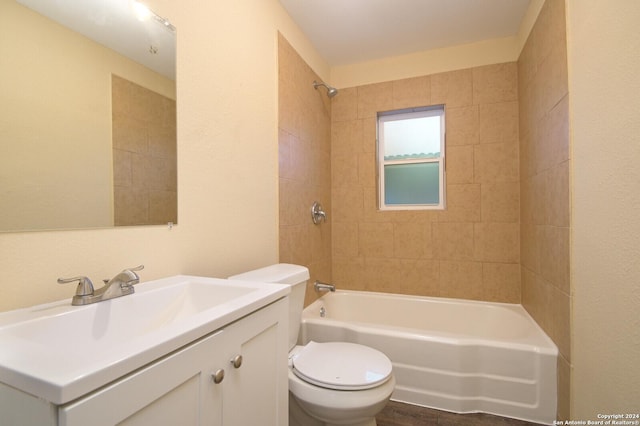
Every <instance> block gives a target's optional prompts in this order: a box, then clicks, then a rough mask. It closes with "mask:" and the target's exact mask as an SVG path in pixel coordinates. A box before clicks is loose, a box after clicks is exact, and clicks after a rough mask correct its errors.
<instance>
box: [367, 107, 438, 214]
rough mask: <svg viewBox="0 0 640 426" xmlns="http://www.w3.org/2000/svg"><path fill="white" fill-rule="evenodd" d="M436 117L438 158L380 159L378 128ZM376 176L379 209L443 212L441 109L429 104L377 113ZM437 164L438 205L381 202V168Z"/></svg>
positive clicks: (381, 146)
mask: <svg viewBox="0 0 640 426" xmlns="http://www.w3.org/2000/svg"><path fill="white" fill-rule="evenodd" d="M434 116H439V117H440V155H439V156H438V157H433V158H406V159H396V160H385V159H384V132H383V131H382V127H383V126H384V123H386V122H389V121H399V120H407V119H411V118H421V117H434ZM376 131H377V134H376V136H377V137H376V159H377V165H376V173H377V180H378V185H377V186H378V209H379V210H385V211H386V210H444V209H445V208H446V191H445V189H446V175H447V173H446V161H445V156H446V128H445V106H444V105H431V106H425V107H417V108H405V109H399V110H392V111H384V112H378V114H377V120H376ZM424 163H438V164H439V185H438V191H439V194H438V195H439V197H438V198H439V203H438V204H387V203H386V202H385V182H384V181H385V169H384V167H385V166H388V165H395V164H424Z"/></svg>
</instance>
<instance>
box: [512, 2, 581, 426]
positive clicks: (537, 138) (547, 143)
mask: <svg viewBox="0 0 640 426" xmlns="http://www.w3.org/2000/svg"><path fill="white" fill-rule="evenodd" d="M518 78H519V84H518V87H519V91H520V95H519V97H520V170H521V181H520V193H521V198H522V201H521V205H520V216H521V225H520V227H521V228H520V234H521V256H522V259H521V273H522V304H523V305H524V307H525V308H526V309H527V310H528V311H529V312H530V313H531V315H532V316H533V317H534V318H535V320H536V321H537V322H538V324H540V326H541V327H542V328H543V329H544V330H545V331H546V332H547V334H548V335H549V336H550V337H551V338H552V339H553V341H554V342H555V343H556V345H557V346H558V348H559V350H560V359H559V363H558V368H559V399H558V402H559V405H558V418H560V419H568V418H570V416H569V381H570V366H571V353H570V331H571V327H570V323H569V321H570V308H571V292H570V287H569V284H570V281H569V256H570V253H569V233H570V193H569V191H570V189H569V188H570V187H569V185H570V182H569V170H570V157H569V119H568V97H569V94H568V85H567V40H566V26H565V3H564V0H546V2H545V4H544V6H543V8H542V10H541V11H540V15H539V16H538V20H537V21H536V24H535V25H534V27H533V29H532V31H531V34H530V35H529V39H528V40H527V43H526V45H525V47H524V49H523V51H522V53H521V55H520V59H519V61H518Z"/></svg>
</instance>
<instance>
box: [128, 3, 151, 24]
mask: <svg viewBox="0 0 640 426" xmlns="http://www.w3.org/2000/svg"><path fill="white" fill-rule="evenodd" d="M131 7H133V13H135V15H136V18H138V21H142V22H144V21H146V20H148V19H149V18H150V17H151V15H152V14H153V12H151V9H149V8H148V7H147V6H146V5H144V4H142V3H140V2H139V1H134V2H133V3H132V4H131Z"/></svg>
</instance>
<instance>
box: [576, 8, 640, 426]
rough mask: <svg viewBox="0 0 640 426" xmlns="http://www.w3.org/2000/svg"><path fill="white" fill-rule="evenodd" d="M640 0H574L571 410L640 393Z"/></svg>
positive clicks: (610, 408)
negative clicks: (638, 0)
mask: <svg viewBox="0 0 640 426" xmlns="http://www.w3.org/2000/svg"><path fill="white" fill-rule="evenodd" d="M639 17H640V2H637V1H616V2H602V1H598V0H568V1H567V30H568V31H567V38H568V46H569V50H568V52H569V55H568V63H569V92H570V93H571V97H570V99H569V102H570V104H569V111H570V117H571V120H570V121H571V147H572V152H571V162H572V168H573V170H572V171H573V173H572V174H573V176H572V197H571V202H572V206H573V208H572V218H571V219H572V223H571V231H572V235H571V247H572V259H571V275H572V277H571V282H572V286H571V292H572V295H573V297H572V302H573V317H572V338H571V364H572V367H573V372H572V376H571V393H572V398H571V416H572V417H573V418H575V419H594V420H595V419H596V416H597V415H598V413H601V414H607V413H637V412H638V408H639V405H638V402H639V401H640V386H638V383H639V382H640V369H639V367H638V365H639V360H640V315H639V314H638V312H639V311H640V243H639V242H640V214H638V210H639V208H640V167H638V162H639V161H640V137H639V135H640V120H638V111H640V97H639V96H638V94H639V93H640V78H639V76H640V56H639V55H638V47H639V46H640V32H639V31H638V27H637V25H638V18H639Z"/></svg>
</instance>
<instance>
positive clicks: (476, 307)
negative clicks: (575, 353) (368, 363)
mask: <svg viewBox="0 0 640 426" xmlns="http://www.w3.org/2000/svg"><path fill="white" fill-rule="evenodd" d="M321 310H322V311H323V312H324V317H322V316H321ZM300 338H301V340H302V343H307V342H308V341H310V340H314V341H316V342H324V341H346V342H354V343H361V344H363V345H367V346H370V347H373V348H376V349H378V350H380V351H382V352H384V353H385V354H386V355H387V356H388V357H389V358H390V359H391V361H392V362H393V368H394V374H395V377H396V381H397V384H396V389H395V391H394V393H393V395H392V397H391V399H393V400H395V401H401V402H407V403H410V404H416V405H422V406H425V407H431V408H437V409H441V410H447V411H453V412H456V413H473V412H483V413H490V414H496V415H500V416H506V417H512V418H516V419H522V420H528V421H531V422H537V423H544V424H552V422H553V421H554V420H555V419H556V393H557V391H556V362H557V361H556V359H557V354H558V350H557V348H556V346H555V345H554V343H553V342H552V341H551V339H549V337H547V335H546V334H545V333H544V332H543V331H542V329H540V327H539V326H538V325H537V324H536V323H535V321H533V319H532V318H531V317H530V316H529V314H528V313H527V312H526V311H525V309H524V308H523V307H522V306H520V305H513V304H504V303H488V302H475V301H468V300H458V299H443V298H432V297H419V296H403V295H396V294H386V293H373V292H358V291H336V292H335V293H328V294H326V295H325V296H323V297H322V298H320V299H318V300H317V301H315V302H314V303H312V304H311V305H309V306H308V307H307V308H305V310H304V312H303V314H302V327H301V330H300Z"/></svg>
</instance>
